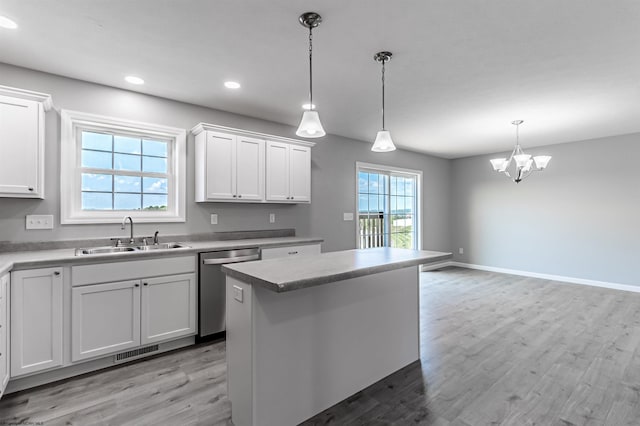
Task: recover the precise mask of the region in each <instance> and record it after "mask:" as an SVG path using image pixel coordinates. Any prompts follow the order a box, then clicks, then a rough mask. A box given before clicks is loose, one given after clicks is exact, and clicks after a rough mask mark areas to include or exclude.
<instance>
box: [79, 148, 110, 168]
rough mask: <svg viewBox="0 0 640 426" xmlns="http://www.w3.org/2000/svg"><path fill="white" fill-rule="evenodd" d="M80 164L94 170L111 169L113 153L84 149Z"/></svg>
mask: <svg viewBox="0 0 640 426" xmlns="http://www.w3.org/2000/svg"><path fill="white" fill-rule="evenodd" d="M80 164H81V166H82V167H91V168H94V169H111V153H110V152H100V151H87V150H84V149H83V150H82V159H81V161H80Z"/></svg>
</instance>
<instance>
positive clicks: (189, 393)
mask: <svg viewBox="0 0 640 426" xmlns="http://www.w3.org/2000/svg"><path fill="white" fill-rule="evenodd" d="M421 275H422V277H421V295H420V296H421V324H420V331H421V360H420V362H416V363H414V364H412V365H410V366H408V367H406V368H404V369H402V370H400V371H398V372H396V373H395V374H393V375H391V376H389V377H387V378H386V379H384V380H382V381H380V382H378V383H376V384H374V385H372V386H370V387H369V388H367V389H365V390H363V391H362V392H359V393H357V394H355V395H353V396H351V397H350V398H348V399H347V400H345V401H343V402H341V403H339V404H337V405H335V406H333V407H331V408H329V409H328V410H326V411H324V412H322V413H320V414H318V415H317V416H315V417H314V418H312V419H310V420H308V421H307V422H305V423H304V425H305V426H310V425H325V424H328V425H390V424H395V425H410V424H420V425H436V426H475V425H564V426H568V425H612V426H622V425H640V294H639V293H629V292H623V291H616V290H607V289H599V288H594V287H587V286H579V285H570V284H561V283H556V282H551V281H546V280H540V279H533V278H523V277H517V276H511V275H503V274H495V273H490V272H482V271H474V270H467V269H459V268H447V269H444V270H442V271H434V272H425V273H422V274H421ZM380 339H381V344H384V336H380ZM224 351H225V344H224V342H218V343H215V344H207V345H199V346H195V347H192V348H188V349H185V350H180V351H176V352H172V353H170V354H167V355H164V356H158V357H156V358H153V359H149V360H145V361H142V362H137V363H134V364H130V365H126V366H124V367H121V368H116V369H111V370H106V371H103V372H99V373H96V374H91V375H86V376H82V377H79V378H75V379H70V380H67V381H65V382H61V383H56V384H52V385H47V386H44V387H40V388H36V389H32V390H28V391H24V392H20V393H17V394H12V395H8V396H6V397H4V398H3V399H2V400H1V401H0V425H2V424H15V423H18V424H20V423H22V424H28V423H31V424H34V423H40V424H44V425H94V424H95V425H227V424H231V421H230V404H229V401H228V399H227V396H226V365H225V361H224ZM283 426H284V425H283Z"/></svg>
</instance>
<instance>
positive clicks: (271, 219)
mask: <svg viewBox="0 0 640 426" xmlns="http://www.w3.org/2000/svg"><path fill="white" fill-rule="evenodd" d="M269 223H276V214H275V213H269Z"/></svg>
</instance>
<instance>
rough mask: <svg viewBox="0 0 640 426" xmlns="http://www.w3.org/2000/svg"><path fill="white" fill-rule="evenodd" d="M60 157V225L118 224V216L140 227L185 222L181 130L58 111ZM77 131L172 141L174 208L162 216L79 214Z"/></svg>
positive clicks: (184, 153)
mask: <svg viewBox="0 0 640 426" xmlns="http://www.w3.org/2000/svg"><path fill="white" fill-rule="evenodd" d="M60 117H61V124H60V127H61V141H60V145H61V155H60V188H62V190H61V194H62V195H61V199H60V223H61V224H63V225H67V224H94V223H119V222H120V221H122V216H123V214H124V213H126V216H131V217H132V218H133V219H134V220H135V221H136V222H140V223H160V222H185V221H186V191H187V189H186V186H187V185H186V164H187V161H186V157H187V133H186V131H185V130H184V129H179V128H176V127H169V126H162V125H159V124H153V123H144V122H139V121H133V120H127V119H123V118H116V117H108V116H102V115H96V114H89V113H84V112H78V111H69V110H62V111H60ZM78 127H82V128H85V127H93V128H98V129H105V130H107V131H111V132H123V133H127V132H131V133H137V134H140V133H142V134H145V135H149V136H152V137H153V136H155V137H160V138H163V139H171V140H173V141H175V146H174V148H173V149H174V151H173V153H172V154H171V158H170V160H171V163H172V164H171V170H172V174H173V183H172V184H170V189H169V191H170V193H169V198H170V199H172V200H174V208H173V209H172V210H168V211H166V212H150V211H126V212H123V211H95V212H82V211H81V209H80V206H79V197H78V196H77V195H78V194H79V193H80V188H79V185H80V180H79V179H78V178H77V176H76V175H77V160H78V149H77V138H76V129H77V128H78Z"/></svg>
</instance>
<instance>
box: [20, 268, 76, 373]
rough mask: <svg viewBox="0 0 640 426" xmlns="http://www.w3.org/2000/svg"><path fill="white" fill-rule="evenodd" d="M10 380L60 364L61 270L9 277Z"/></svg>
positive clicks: (40, 271) (35, 270)
mask: <svg viewBox="0 0 640 426" xmlns="http://www.w3.org/2000/svg"><path fill="white" fill-rule="evenodd" d="M10 293H11V303H10V306H11V377H15V376H20V375H22V374H27V373H33V372H36V371H40V370H45V369H48V368H52V367H57V366H60V365H62V304H63V299H62V268H46V269H33V270H26V271H17V272H13V273H12V274H11V290H10Z"/></svg>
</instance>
